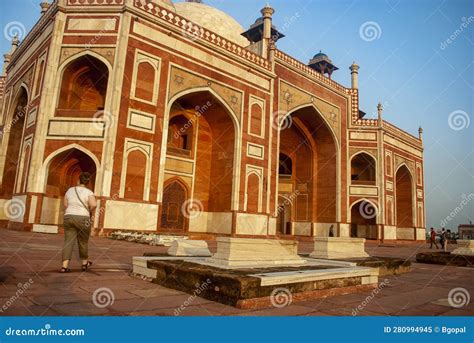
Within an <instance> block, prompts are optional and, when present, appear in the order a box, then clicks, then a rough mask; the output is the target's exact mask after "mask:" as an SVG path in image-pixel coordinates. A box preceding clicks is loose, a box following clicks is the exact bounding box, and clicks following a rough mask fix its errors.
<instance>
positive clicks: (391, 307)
mask: <svg viewBox="0 0 474 343" xmlns="http://www.w3.org/2000/svg"><path fill="white" fill-rule="evenodd" d="M62 240H63V236H61V235H45V234H37V233H28V232H16V231H10V230H5V229H0V315H3V316H5V315H11V316H18V315H21V316H50V315H51V316H55V315H60V316H64V315H79V316H82V315H85V316H89V315H117V316H129V315H131V316H141V315H152V316H154V315H161V316H172V315H174V314H175V309H177V308H178V307H180V306H181V305H183V304H184V303H185V301H187V300H188V299H189V295H188V294H185V293H183V292H179V291H175V290H171V289H167V288H164V287H161V286H158V285H155V284H152V283H149V282H146V281H142V280H139V279H136V278H133V277H131V276H130V275H129V274H130V271H131V258H132V256H140V255H142V254H143V253H144V252H164V251H166V248H163V247H151V246H146V245H141V244H134V243H128V242H122V241H114V240H110V239H106V238H97V237H94V238H92V240H91V244H90V257H91V259H92V260H93V261H95V264H94V266H93V269H92V271H90V272H87V273H82V272H81V271H80V268H79V265H80V262H79V261H78V260H74V261H73V264H72V267H73V268H74V270H73V273H71V274H59V273H58V269H59V267H60V260H61V255H60V253H61V244H62ZM210 246H211V248H212V249H214V244H213V242H211V243H210ZM310 249H311V246H310V245H309V244H308V243H302V244H301V252H308V251H310ZM367 250H368V252H369V253H370V254H371V255H375V256H392V257H403V258H407V259H410V260H411V261H412V262H414V257H415V255H416V253H417V252H420V251H424V250H428V245H427V244H422V245H413V244H411V245H406V246H401V245H379V244H375V243H368V244H367ZM30 279H31V280H32V283H31V284H30V286H29V287H27V288H26V285H28V282H29V281H28V280H30ZM384 279H385V278H383V277H382V278H381V280H380V281H383V280H384ZM386 279H387V280H388V285H387V286H386V287H384V288H382V289H381V290H380V292H379V293H378V294H376V295H375V297H373V298H372V299H371V300H369V301H367V304H366V305H365V306H363V309H362V310H361V311H359V312H358V315H362V316H372V315H390V316H397V315H415V316H416V315H420V316H421V315H424V316H425V315H428V316H431V315H449V316H451V315H456V316H458V315H459V316H472V315H474V269H470V268H461V267H445V266H436V265H427V264H418V263H414V264H413V272H412V273H408V274H403V275H400V276H390V277H387V278H386ZM19 284H20V285H19ZM101 287H106V288H109V289H111V290H112V291H113V294H114V297H115V299H114V302H113V304H112V305H110V306H108V307H105V308H100V307H97V306H95V305H94V303H93V302H92V296H93V293H94V292H95V291H96V290H97V289H99V288H101ZM457 287H461V288H464V289H465V290H467V292H468V293H470V296H471V297H472V298H473V299H472V300H471V303H470V304H468V305H466V306H463V307H462V308H453V307H451V306H449V304H448V300H447V299H448V293H449V292H450V290H452V289H454V288H457ZM19 290H22V292H23V294H22V295H21V294H19V293H20V292H19ZM370 295H371V292H366V293H360V294H350V295H344V296H336V297H332V298H326V299H317V300H310V301H304V302H299V303H294V304H291V305H290V306H287V307H285V308H271V309H263V310H238V309H235V308H233V307H230V306H226V305H222V304H219V303H215V302H212V301H209V300H205V299H201V298H195V299H194V300H192V301H191V304H190V305H189V306H188V307H186V308H185V310H184V311H182V312H181V313H180V315H183V316H220V315H237V316H240V315H244V316H245V315H252V316H266V315H275V316H281V315H290V316H328V315H338V316H341V315H349V316H350V315H352V313H353V309H354V308H356V307H357V306H358V305H362V302H363V301H364V300H365V299H366V298H367V296H370ZM12 297H13V298H12ZM105 300H106V299H105ZM2 306H3V308H2Z"/></svg>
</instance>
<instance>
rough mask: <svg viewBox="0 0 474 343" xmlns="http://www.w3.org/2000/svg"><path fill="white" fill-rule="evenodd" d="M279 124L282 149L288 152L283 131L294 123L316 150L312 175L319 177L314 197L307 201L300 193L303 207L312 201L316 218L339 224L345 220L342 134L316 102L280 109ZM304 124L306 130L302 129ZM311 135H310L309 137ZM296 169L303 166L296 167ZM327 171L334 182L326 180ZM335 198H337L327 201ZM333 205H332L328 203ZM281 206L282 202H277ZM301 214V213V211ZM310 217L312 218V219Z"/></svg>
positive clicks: (299, 200)
mask: <svg viewBox="0 0 474 343" xmlns="http://www.w3.org/2000/svg"><path fill="white" fill-rule="evenodd" d="M279 113H280V114H282V113H283V114H282V115H281V116H280V121H279V126H278V128H277V131H278V133H277V134H278V137H277V142H278V143H277V146H278V152H280V151H284V150H285V149H284V146H283V140H282V133H283V132H284V131H285V130H286V129H287V128H288V127H289V128H291V126H292V125H294V124H295V126H296V127H297V128H298V129H299V130H300V132H301V133H302V135H304V136H305V137H306V140H308V139H309V142H308V146H309V148H310V149H311V150H312V151H313V158H314V161H313V163H314V168H313V171H312V175H313V176H316V178H315V184H314V185H313V186H314V187H313V188H314V192H313V196H311V195H310V194H308V195H309V198H308V199H309V200H305V199H304V197H305V196H306V195H305V194H302V196H298V197H297V199H296V201H297V203H299V204H300V205H299V206H297V207H298V208H302V206H304V203H305V202H306V203H308V204H310V206H309V208H314V209H315V210H314V213H313V214H312V216H313V217H315V218H313V221H316V222H321V223H331V224H335V223H336V222H339V221H340V220H341V202H342V199H341V196H340V194H341V182H340V165H341V152H340V143H339V139H338V135H337V133H336V132H335V130H334V128H333V127H332V126H331V125H330V124H329V123H328V121H327V119H326V118H325V116H324V115H322V111H321V110H320V109H319V108H318V107H317V106H316V105H315V104H313V103H308V104H303V105H300V106H298V107H295V108H293V109H292V110H291V111H288V112H281V111H280V112H279ZM302 123H303V124H304V125H303V126H304V127H306V130H301V126H302ZM318 136H319V137H318ZM308 137H309V138H308ZM273 166H274V167H275V174H276V175H278V168H279V161H278V159H277V161H276V163H274V164H273ZM296 169H299V168H298V167H296ZM323 174H327V175H330V177H329V180H330V182H329V183H328V182H323V179H327V178H324V177H323ZM278 192H279V191H278V190H276V194H275V199H277V198H278V195H279V194H278ZM325 197H327V199H326V200H329V199H335V201H333V202H331V201H325V199H324V198H325ZM327 204H329V205H327ZM275 205H276V206H278V204H277V203H276V204H275ZM298 213H299V212H298ZM308 219H310V218H308Z"/></svg>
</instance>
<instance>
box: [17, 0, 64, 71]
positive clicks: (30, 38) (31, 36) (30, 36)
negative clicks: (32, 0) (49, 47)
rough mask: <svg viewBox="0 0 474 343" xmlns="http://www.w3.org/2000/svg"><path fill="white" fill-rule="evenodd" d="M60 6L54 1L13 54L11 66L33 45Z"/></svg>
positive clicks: (56, 0)
mask: <svg viewBox="0 0 474 343" xmlns="http://www.w3.org/2000/svg"><path fill="white" fill-rule="evenodd" d="M57 6H58V0H54V1H53V2H52V3H51V4H50V5H49V8H48V9H47V11H46V12H45V13H44V14H42V15H41V17H40V19H39V20H38V21H37V22H36V24H35V25H34V26H33V28H32V29H31V30H30V32H28V34H27V35H26V37H25V38H24V39H23V40H22V41H21V42H20V45H19V46H18V49H16V51H15V52H14V53H13V55H12V59H11V61H10V65H13V64H14V62H15V59H16V58H17V56H21V55H22V53H23V50H25V49H26V47H27V46H28V45H30V43H32V41H33V39H34V37H35V36H36V34H37V33H39V31H40V29H41V28H42V27H43V25H44V24H45V23H46V22H47V21H49V19H50V15H51V13H52V12H53V11H55V10H56V8H57Z"/></svg>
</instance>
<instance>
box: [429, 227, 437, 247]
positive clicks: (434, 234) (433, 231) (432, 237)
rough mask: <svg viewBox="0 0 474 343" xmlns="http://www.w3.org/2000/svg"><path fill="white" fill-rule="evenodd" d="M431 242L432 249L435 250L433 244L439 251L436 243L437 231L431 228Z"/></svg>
mask: <svg viewBox="0 0 474 343" xmlns="http://www.w3.org/2000/svg"><path fill="white" fill-rule="evenodd" d="M430 242H431V245H430V249H433V244H434V246H435V247H436V249H439V247H438V243H436V231H435V229H433V228H431V231H430Z"/></svg>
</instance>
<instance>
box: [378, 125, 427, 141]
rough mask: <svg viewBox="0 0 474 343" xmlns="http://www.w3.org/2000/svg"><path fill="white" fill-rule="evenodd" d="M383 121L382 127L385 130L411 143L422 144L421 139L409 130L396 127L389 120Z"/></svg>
mask: <svg viewBox="0 0 474 343" xmlns="http://www.w3.org/2000/svg"><path fill="white" fill-rule="evenodd" d="M382 122H383V124H382V127H383V129H384V130H385V131H387V132H389V133H391V134H392V135H394V136H395V137H397V138H402V139H404V140H405V141H407V142H409V143H411V144H413V145H415V146H421V140H420V139H419V138H418V137H415V136H413V135H411V134H409V133H408V132H405V131H403V130H402V129H400V128H398V127H396V126H395V125H393V124H390V123H389V122H387V121H385V120H383V121H382Z"/></svg>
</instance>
